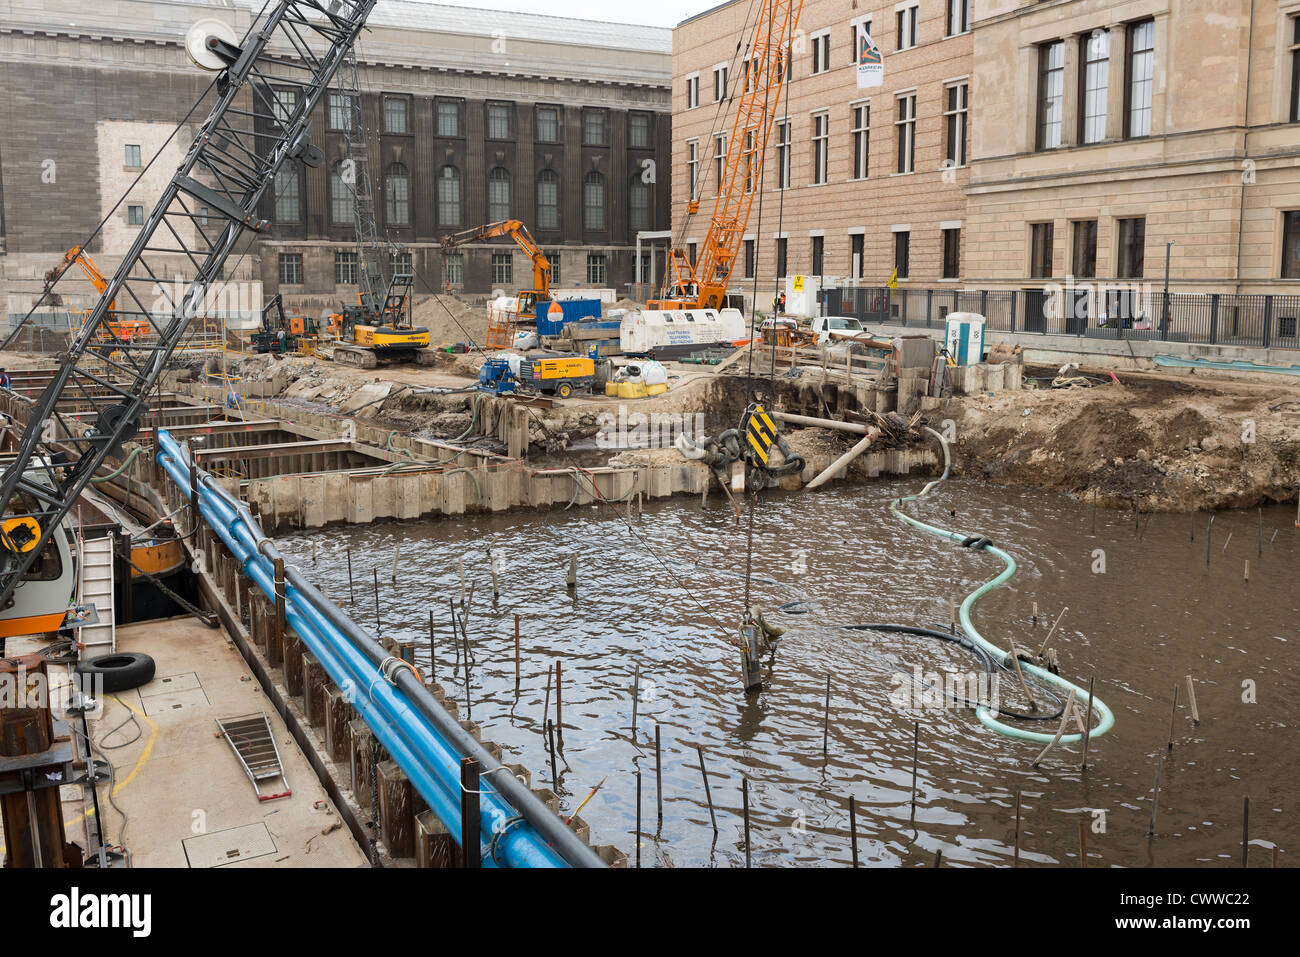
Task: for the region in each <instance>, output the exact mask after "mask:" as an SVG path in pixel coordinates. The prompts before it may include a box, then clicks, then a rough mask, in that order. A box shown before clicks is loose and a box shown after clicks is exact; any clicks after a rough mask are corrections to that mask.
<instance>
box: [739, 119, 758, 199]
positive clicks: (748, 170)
mask: <svg viewBox="0 0 1300 957" xmlns="http://www.w3.org/2000/svg"><path fill="white" fill-rule="evenodd" d="M740 159H741V162H742V163H744V166H745V192H746V193H752V192H753V191H754V185H755V183H754V131H753V130H745V136H744V139H743V141H742V144H741V154H740Z"/></svg>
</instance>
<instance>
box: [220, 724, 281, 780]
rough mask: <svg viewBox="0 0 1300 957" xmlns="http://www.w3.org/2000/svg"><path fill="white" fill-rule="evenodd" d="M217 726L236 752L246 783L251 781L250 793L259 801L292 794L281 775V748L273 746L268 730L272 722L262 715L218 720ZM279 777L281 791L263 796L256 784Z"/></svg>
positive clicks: (272, 735)
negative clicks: (251, 788) (245, 776)
mask: <svg viewBox="0 0 1300 957" xmlns="http://www.w3.org/2000/svg"><path fill="white" fill-rule="evenodd" d="M217 727H219V728H220V729H221V732H220V734H221V737H223V738H225V739H226V740H227V741H229V742H230V746H231V747H232V748H234V749H235V757H237V758H239V763H240V764H241V765H243V768H244V773H245V774H247V775H248V780H250V781H252V782H253V793H254V794H256V795H257V799H258V800H259V801H274V800H275V799H276V798H285V797H289V796H290V795H291V794H293V791H292V790H290V789H289V782H288V780H286V779H285V776H284V765H283V764H282V763H281V762H280V749H279V748H278V747H277V746H276V743H275V735H274V734H273V733H272V731H271V722H270V721H268V720H267V717H266V715H265V714H263V713H258V714H246V715H241V716H240V717H238V718H218V719H217ZM275 778H279V779H280V780H281V782H283V784H284V790H283V791H279V792H277V793H275V794H263V793H262V789H261V788H260V787H258V784H257V782H258V781H270V780H274V779H275Z"/></svg>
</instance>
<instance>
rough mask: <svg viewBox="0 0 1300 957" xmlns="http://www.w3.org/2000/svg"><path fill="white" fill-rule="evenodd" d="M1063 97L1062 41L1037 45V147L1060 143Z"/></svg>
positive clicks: (1048, 148)
mask: <svg viewBox="0 0 1300 957" xmlns="http://www.w3.org/2000/svg"><path fill="white" fill-rule="evenodd" d="M1064 100H1065V41H1063V40H1053V41H1052V42H1051V43H1044V44H1042V45H1040V46H1039V48H1038V148H1039V149H1040V150H1054V149H1056V148H1057V147H1058V146H1060V145H1061V109H1062V106H1063V105H1064Z"/></svg>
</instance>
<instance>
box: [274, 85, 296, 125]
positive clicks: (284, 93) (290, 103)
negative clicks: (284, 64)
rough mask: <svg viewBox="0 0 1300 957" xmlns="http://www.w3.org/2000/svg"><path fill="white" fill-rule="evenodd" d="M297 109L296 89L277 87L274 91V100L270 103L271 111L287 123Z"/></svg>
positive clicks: (278, 118) (280, 120) (282, 121)
mask: <svg viewBox="0 0 1300 957" xmlns="http://www.w3.org/2000/svg"><path fill="white" fill-rule="evenodd" d="M297 109H298V91H297V90H284V89H279V90H276V91H275V102H273V103H272V104H271V112H272V115H274V116H275V118H276V119H277V120H278V121H279V122H281V123H288V122H289V118H290V117H292V116H293V114H294V113H295V112H296V111H297Z"/></svg>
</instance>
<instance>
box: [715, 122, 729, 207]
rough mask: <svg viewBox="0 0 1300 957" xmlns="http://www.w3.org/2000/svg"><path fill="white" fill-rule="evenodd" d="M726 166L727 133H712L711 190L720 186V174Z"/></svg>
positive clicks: (716, 189)
mask: <svg viewBox="0 0 1300 957" xmlns="http://www.w3.org/2000/svg"><path fill="white" fill-rule="evenodd" d="M726 168H727V134H726V133H714V134H713V172H714V174H715V175H714V177H713V191H714V192H715V193H716V192H717V191H718V190H719V189H721V188H722V174H723V172H724V171H725V170H726Z"/></svg>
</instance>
